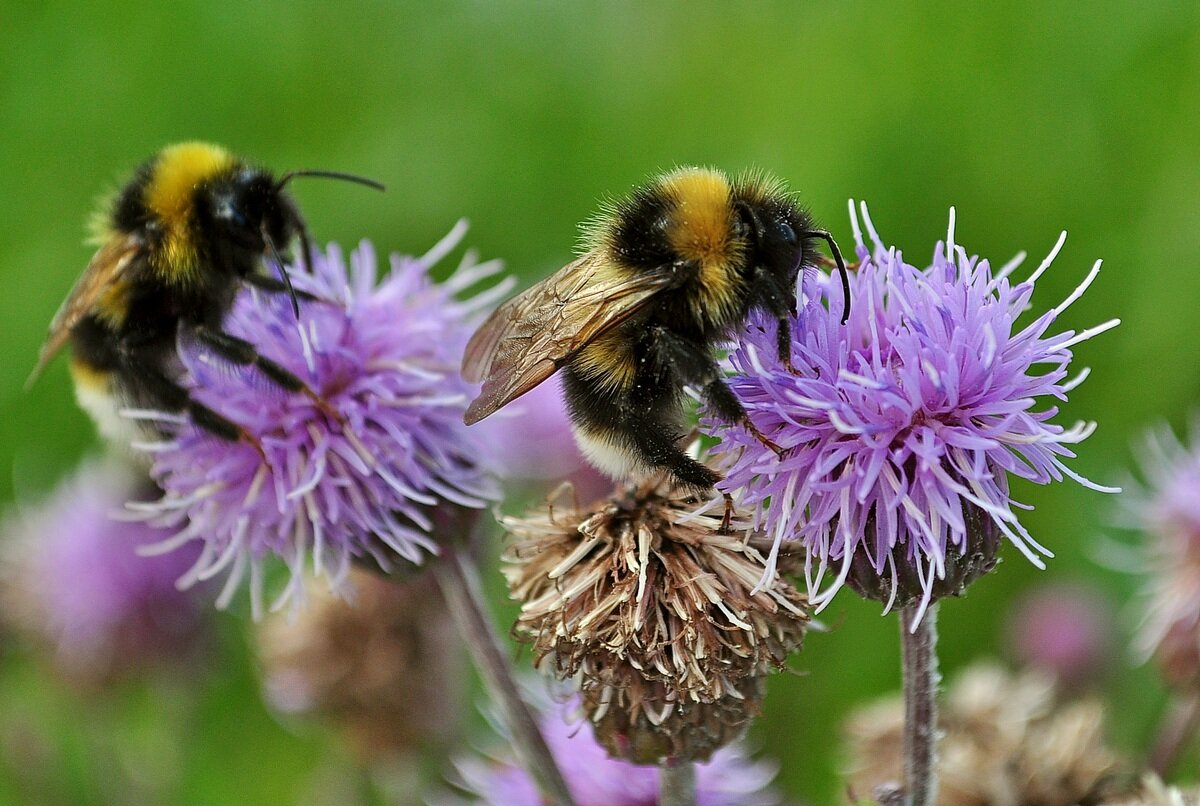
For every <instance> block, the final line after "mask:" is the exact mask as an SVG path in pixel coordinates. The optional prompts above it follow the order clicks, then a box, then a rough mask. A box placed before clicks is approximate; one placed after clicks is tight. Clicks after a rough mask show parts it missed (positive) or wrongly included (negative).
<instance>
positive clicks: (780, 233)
mask: <svg viewBox="0 0 1200 806" xmlns="http://www.w3.org/2000/svg"><path fill="white" fill-rule="evenodd" d="M733 211H734V217H735V224H734V228H735V230H736V231H737V234H738V236H739V237H740V238H742V239H743V240H744V242H745V243H747V244H748V245H749V248H748V249H747V250H746V261H745V263H744V265H743V271H745V272H747V273H751V274H752V273H754V272H756V271H760V270H766V271H768V272H770V273H771V274H772V275H774V276H775V277H776V278H777V279H778V280H780V281H781V282H783V283H786V284H788V285H789V286H790V285H791V284H794V283H795V281H796V275H797V274H799V272H800V267H801V265H802V264H803V263H804V262H805V261H806V260H808V261H811V260H813V259H814V258H815V255H816V253H815V250H814V249H813V245H812V242H811V240H810V239H808V238H805V237H803V236H804V235H805V234H806V232H807V230H808V229H809V222H808V219H807V217H806V216H805V214H804V212H803V211H802V210H800V209H799V208H798V207H796V205H794V204H792V203H791V201H790V200H788V199H783V198H768V199H758V200H747V199H739V200H737V201H735V202H734V205H733Z"/></svg>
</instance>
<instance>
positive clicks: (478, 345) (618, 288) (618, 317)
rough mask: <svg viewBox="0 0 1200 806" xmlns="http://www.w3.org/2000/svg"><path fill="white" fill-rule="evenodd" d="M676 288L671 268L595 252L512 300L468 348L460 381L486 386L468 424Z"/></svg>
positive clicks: (467, 416)
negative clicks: (617, 261)
mask: <svg viewBox="0 0 1200 806" xmlns="http://www.w3.org/2000/svg"><path fill="white" fill-rule="evenodd" d="M675 282H676V278H675V277H674V275H673V274H672V273H671V272H670V271H669V270H667V271H662V272H634V271H630V270H627V269H623V268H620V267H617V266H614V265H613V263H612V262H611V261H610V260H608V259H607V258H606V257H604V256H603V255H602V254H601V253H599V252H598V251H592V252H588V253H587V254H586V255H584V256H583V257H581V258H579V259H578V260H576V261H574V262H573V263H569V264H567V265H566V266H564V267H563V268H561V269H559V270H558V271H557V272H555V273H554V274H552V275H550V276H549V277H547V278H546V279H545V280H542V281H541V282H540V283H538V284H537V285H535V286H533V287H531V288H529V289H527V290H526V291H524V292H523V293H521V294H518V295H517V296H515V297H513V298H512V299H510V300H509V301H508V302H506V303H504V304H503V305H501V306H500V307H499V308H497V309H496V310H495V312H493V313H492V315H491V316H490V317H489V318H488V320H487V321H486V322H484V323H483V325H482V326H481V327H480V328H479V330H478V331H476V333H475V335H474V336H472V337H471V341H470V342H469V343H468V344H467V350H466V354H465V355H464V356H463V377H465V378H466V379H467V380H468V381H471V382H477V381H483V388H482V389H481V390H480V392H479V396H478V397H476V398H475V400H474V401H473V402H472V403H471V405H470V406H469V407H468V408H467V412H466V414H465V415H464V416H463V420H464V421H465V422H466V423H467V424H468V425H470V424H471V423H476V422H479V421H480V420H482V419H483V418H484V417H487V416H488V415H489V414H491V413H492V412H494V411H496V410H497V409H499V408H500V407H501V406H504V405H505V404H507V403H508V402H510V401H512V400H515V399H516V398H518V397H520V396H521V395H523V394H525V393H526V392H528V391H529V390H530V389H532V388H534V387H535V386H537V385H538V384H539V383H541V382H542V381H544V380H546V379H547V378H549V377H550V376H551V375H553V374H554V371H555V370H557V369H558V368H559V367H561V366H562V365H563V364H564V363H566V361H567V360H568V359H570V358H571V356H573V355H574V354H575V353H577V352H578V351H579V350H580V349H581V348H582V347H583V346H584V345H586V344H587V343H588V342H590V341H592V340H593V339H595V338H596V337H597V336H599V335H601V334H602V333H605V332H607V331H608V330H611V329H612V328H614V327H616V326H617V325H619V324H621V323H622V322H624V321H626V320H627V319H629V317H631V316H633V315H634V314H635V313H637V312H638V311H639V310H640V309H641V308H642V306H644V305H645V304H646V303H647V302H649V301H650V300H651V299H652V298H653V297H654V295H655V294H657V293H658V292H660V291H662V290H663V289H666V288H670V287H671V286H672V285H673V284H675Z"/></svg>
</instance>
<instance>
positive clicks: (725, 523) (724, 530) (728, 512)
mask: <svg viewBox="0 0 1200 806" xmlns="http://www.w3.org/2000/svg"><path fill="white" fill-rule="evenodd" d="M721 495H722V496H723V497H724V498H725V514H724V515H722V516H721V528H720V529H718V530H717V532H718V533H719V534H723V535H727V534H729V533H730V532H731V531H732V530H731V529H730V526H731V525H732V524H733V496H731V495H730V494H729V493H721Z"/></svg>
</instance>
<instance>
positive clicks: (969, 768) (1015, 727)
mask: <svg viewBox="0 0 1200 806" xmlns="http://www.w3.org/2000/svg"><path fill="white" fill-rule="evenodd" d="M1104 716H1105V714H1104V708H1103V706H1102V705H1101V703H1100V702H1099V701H1096V700H1079V701H1074V702H1065V703H1064V702H1060V701H1059V700H1058V699H1057V698H1056V696H1055V690H1054V684H1053V682H1052V681H1051V679H1050V678H1049V677H1048V676H1044V675H1042V674H1040V673H1036V672H1026V673H1023V674H1019V675H1013V674H1010V673H1008V672H1006V671H1004V670H1003V669H1001V668H999V667H997V666H991V665H986V664H981V665H978V666H974V667H971V668H970V669H967V670H966V671H964V672H963V673H962V674H961V675H960V676H959V677H958V678H957V679H956V680H955V681H954V683H953V684H951V685H950V687H949V688H948V689H947V692H946V696H945V698H944V700H943V703H942V707H941V709H940V713H939V715H938V717H939V719H938V721H939V727H940V728H941V730H942V734H943V735H942V741H941V745H940V748H939V756H940V758H939V760H938V774H939V776H940V792H939V795H938V803H939V804H941V805H942V806H994V804H1006V803H1007V804H1013V805H1014V806H1016V805H1017V804H1022V806H1061V804H1064V803H1080V802H1088V803H1097V802H1104V801H1103V800H1097V797H1098V793H1099V792H1100V790H1101V789H1102V788H1104V787H1107V786H1108V785H1109V784H1110V779H1112V778H1113V777H1114V776H1118V775H1119V773H1120V772H1121V767H1120V763H1119V762H1120V760H1119V758H1118V756H1117V755H1116V754H1115V753H1114V752H1113V751H1112V750H1111V749H1109V747H1108V746H1107V744H1105V742H1104V736H1103V731H1104ZM903 723H904V704H903V702H902V701H901V699H900V698H899V697H894V698H891V699H888V700H885V701H882V702H879V703H875V704H873V705H869V706H867V707H865V708H861V709H859V710H858V711H856V712H855V713H853V714H851V716H850V719H849V720H848V722H847V727H846V732H847V734H848V735H849V739H850V744H849V750H850V753H849V755H850V764H849V769H848V770H847V772H848V774H849V779H850V786H851V789H852V790H853V791H854V792H855V793H856V794H857V795H859V796H863V795H869V794H871V793H873V792H875V791H877V790H878V788H879V787H881V786H887V785H889V784H894V783H895V782H898V781H899V780H900V775H901V758H902V744H903V732H904V724H903Z"/></svg>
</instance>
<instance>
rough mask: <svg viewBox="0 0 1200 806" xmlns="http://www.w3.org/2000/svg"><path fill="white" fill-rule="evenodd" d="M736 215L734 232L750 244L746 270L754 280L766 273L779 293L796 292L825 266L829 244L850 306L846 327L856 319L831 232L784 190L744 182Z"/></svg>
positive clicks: (844, 316)
mask: <svg viewBox="0 0 1200 806" xmlns="http://www.w3.org/2000/svg"><path fill="white" fill-rule="evenodd" d="M733 211H734V217H735V219H734V220H735V223H734V229H735V230H736V231H737V233H738V235H739V237H741V238H742V239H744V241H745V243H747V244H748V248H747V250H746V260H745V263H744V264H743V266H742V270H743V271H744V272H746V273H747V274H750V275H753V274H754V273H755V272H758V271H766V272H767V273H768V274H770V275H771V276H772V277H773V278H774V280H775V285H776V286H777V287H781V288H787V289H792V288H795V287H796V281H797V278H798V275H799V273H800V271H801V269H802V268H803V267H805V266H815V265H816V264H817V263H818V262H819V261H820V260H821V257H820V252H819V251H818V247H817V245H818V242H819V241H825V242H826V243H827V244H828V245H829V250H830V252H831V253H832V255H833V262H834V264H835V265H836V266H837V268H838V270H839V271H840V272H841V277H842V292H843V299H844V300H845V304H844V307H843V310H842V322H843V323H845V322H846V319H847V317H849V315H850V284H849V278H848V276H847V274H846V264H845V262H844V261H843V260H842V255H841V252H840V251H839V250H838V247H837V243H835V242H834V240H833V237H832V236H831V235H830V234H829V233H828V232H826V231H825V230H822V229H818V228H817V227H816V226H815V225H814V224H813V221H812V219H811V218H810V217H809V215H808V213H807V212H805V211H804V209H803V208H801V207H800V206H798V205H797V204H796V203H795V202H794V201H793V200H792V197H791V196H790V195H789V194H787V193H785V192H783V191H782V188H781V186H779V185H772V184H768V183H767V182H766V180H764V179H762V178H761V177H757V176H756V177H753V178H752V179H750V180H748V181H747V180H744V181H743V184H741V186H740V187H738V188H737V189H736V190H735V197H734V202H733Z"/></svg>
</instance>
